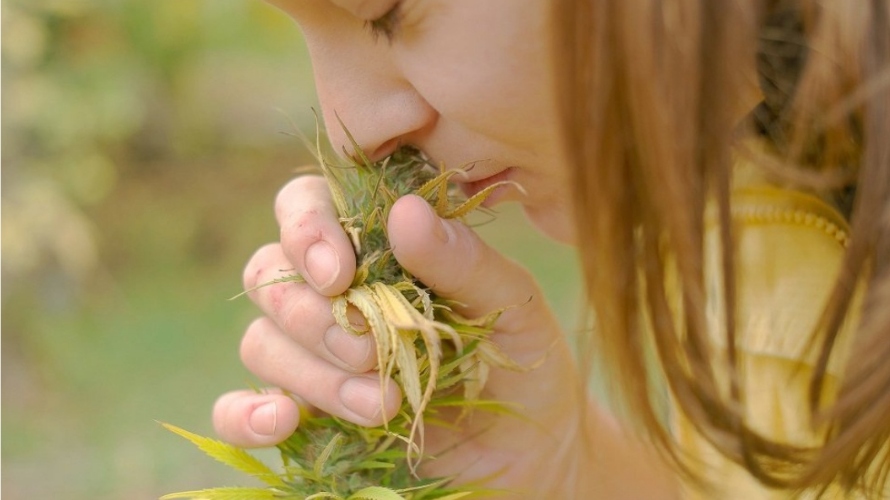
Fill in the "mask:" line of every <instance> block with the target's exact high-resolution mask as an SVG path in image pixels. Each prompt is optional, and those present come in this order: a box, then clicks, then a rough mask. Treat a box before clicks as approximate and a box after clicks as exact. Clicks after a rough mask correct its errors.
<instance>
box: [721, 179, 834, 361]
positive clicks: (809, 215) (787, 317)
mask: <svg viewBox="0 0 890 500" xmlns="http://www.w3.org/2000/svg"><path fill="white" fill-rule="evenodd" d="M731 212H732V223H733V235H734V240H735V241H734V245H735V249H734V250H735V267H736V285H737V287H736V290H737V292H736V293H737V303H736V314H737V318H738V322H737V328H738V332H739V338H740V346H739V347H740V348H741V349H742V350H743V351H745V352H747V353H749V354H755V355H764V356H770V357H777V358H784V359H788V360H792V361H799V362H804V363H806V362H807V360H808V359H809V358H810V357H811V356H813V355H814V353H811V352H809V351H808V349H807V347H808V345H809V340H810V337H811V334H812V332H813V331H814V329H815V328H816V326H817V323H818V321H819V319H820V316H821V313H822V310H823V309H824V306H825V304H826V303H827V301H828V298H829V296H830V294H831V291H832V289H833V287H834V283H835V280H836V277H837V274H838V271H839V269H840V265H841V260H842V258H843V254H844V248H845V246H846V244H847V234H848V229H847V223H846V222H845V220H844V218H843V217H842V216H841V215H840V213H839V212H837V211H836V210H835V209H833V208H832V207H831V206H830V205H828V204H827V203H825V202H824V201H822V200H821V199H819V198H817V197H815V196H812V195H809V194H805V193H801V192H798V191H793V190H787V189H780V188H776V187H772V186H767V185H760V186H747V187H743V188H739V189H737V190H735V192H734V193H733V196H732V200H731ZM708 249H709V252H708V253H709V254H711V257H710V260H711V261H714V260H715V259H716V255H717V254H718V252H717V250H718V249H719V241H718V240H717V236H716V231H714V230H710V231H709V234H708ZM711 265H712V266H713V265H716V264H715V263H711ZM712 269H715V268H713V267H712ZM715 340H717V339H715ZM831 371H834V370H833V369H832V370H831Z"/></svg>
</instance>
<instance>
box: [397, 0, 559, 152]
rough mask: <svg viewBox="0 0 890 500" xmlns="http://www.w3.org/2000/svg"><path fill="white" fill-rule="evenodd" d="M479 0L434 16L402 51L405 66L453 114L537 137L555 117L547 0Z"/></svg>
mask: <svg viewBox="0 0 890 500" xmlns="http://www.w3.org/2000/svg"><path fill="white" fill-rule="evenodd" d="M452 1H455V0H452ZM472 1H473V2H474V8H472V9H471V8H464V9H460V8H457V7H455V8H453V9H452V10H451V11H449V12H448V13H447V14H444V13H443V14H442V16H441V17H440V22H439V23H437V24H435V25H433V23H430V26H429V27H428V28H427V31H425V32H424V33H423V37H422V38H423V40H422V41H421V42H420V43H419V44H418V45H416V46H414V47H411V48H409V49H408V50H406V51H405V52H404V54H402V56H403V59H402V60H403V70H404V71H405V73H406V75H407V76H408V77H409V79H410V80H411V82H412V83H413V84H414V86H415V88H417V90H418V92H420V93H421V94H422V95H423V96H424V98H425V99H426V100H427V101H428V102H429V103H430V105H432V106H433V107H434V108H436V110H437V111H438V112H439V113H440V114H441V115H442V116H443V117H445V118H446V119H452V120H454V121H457V122H460V123H461V124H462V125H464V126H465V127H466V128H469V129H471V130H473V131H476V132H480V133H483V134H484V135H486V136H489V137H494V138H499V139H502V140H507V139H510V140H507V141H506V142H509V143H513V142H517V141H520V142H522V143H524V142H527V141H529V140H535V139H536V138H537V136H538V135H539V133H540V130H547V129H551V128H552V125H554V123H555V106H553V104H552V102H553V99H552V95H553V82H552V74H553V72H552V70H551V68H550V58H549V57H548V56H549V49H548V47H547V44H546V43H544V42H542V40H546V39H547V38H548V37H547V36H546V34H545V32H546V30H547V28H548V22H547V20H546V16H542V15H541V14H540V11H541V10H542V8H541V7H540V6H539V5H538V4H539V3H541V2H536V1H535V0H522V2H521V4H520V5H522V4H524V5H523V6H522V7H517V3H516V2H515V0H485V1H484V2H479V0H472ZM543 3H546V2H543ZM507 15H509V16H510V17H509V18H508V17H505V16H507Z"/></svg>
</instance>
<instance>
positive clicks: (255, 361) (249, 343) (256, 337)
mask: <svg viewBox="0 0 890 500" xmlns="http://www.w3.org/2000/svg"><path fill="white" fill-rule="evenodd" d="M267 327H268V323H267V320H266V319H265V318H258V319H256V320H254V321H253V322H252V323H251V324H250V325H249V326H248V327H247V329H246V330H245V332H244V336H243V337H242V338H241V346H240V348H239V354H240V357H241V363H242V364H243V365H244V366H245V367H246V368H247V369H248V370H251V371H253V368H254V367H256V366H258V365H259V364H261V363H262V360H263V359H264V358H265V356H266V345H267V342H266V333H265V332H266V329H267Z"/></svg>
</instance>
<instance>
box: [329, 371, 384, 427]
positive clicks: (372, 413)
mask: <svg viewBox="0 0 890 500" xmlns="http://www.w3.org/2000/svg"><path fill="white" fill-rule="evenodd" d="M382 397H383V394H382V393H381V392H380V381H379V380H377V379H370V378H368V377H353V378H351V379H348V380H346V382H343V385H341V386H340V401H341V402H342V403H343V406H345V407H346V409H348V410H349V411H351V412H353V413H355V414H356V415H358V416H360V417H362V418H366V419H368V420H376V419H377V418H378V417H379V416H380V414H381V412H382V405H383V402H382V400H381V398H382Z"/></svg>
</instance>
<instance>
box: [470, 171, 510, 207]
mask: <svg viewBox="0 0 890 500" xmlns="http://www.w3.org/2000/svg"><path fill="white" fill-rule="evenodd" d="M514 171H515V167H510V168H507V169H505V170H502V171H500V172H498V173H496V174H494V175H490V176H488V177H484V178H482V179H477V180H474V181H468V182H461V181H460V180H457V184H458V185H459V186H460V189H461V191H463V193H464V196H466V197H467V198H472V197H473V196H475V195H477V194H479V193H481V192H482V191H484V190H485V189H487V188H489V187H491V186H493V185H495V184H497V183H499V182H508V181H510V180H512V177H513V173H514ZM511 187H512V186H511V185H510V184H503V185H501V186H498V187H497V188H495V189H494V190H493V191H492V192H491V194H489V195H488V198H486V199H485V201H484V202H483V203H482V206H484V207H490V206H492V205H494V204H496V203H497V202H498V201H499V200H500V199H501V198H503V197H504V196H505V195H506V193H507V191H509V190H510V188H511Z"/></svg>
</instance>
